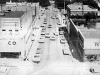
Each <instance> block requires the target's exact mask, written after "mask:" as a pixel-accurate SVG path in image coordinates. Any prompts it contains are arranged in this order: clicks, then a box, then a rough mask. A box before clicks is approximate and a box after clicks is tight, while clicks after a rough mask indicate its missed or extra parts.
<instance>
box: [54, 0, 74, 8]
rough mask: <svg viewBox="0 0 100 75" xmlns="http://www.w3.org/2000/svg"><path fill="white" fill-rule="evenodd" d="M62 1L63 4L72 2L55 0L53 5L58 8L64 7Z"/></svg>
mask: <svg viewBox="0 0 100 75" xmlns="http://www.w3.org/2000/svg"><path fill="white" fill-rule="evenodd" d="M64 2H65V6H67V5H68V4H71V3H72V2H70V0H55V5H56V6H57V7H58V8H61V9H63V8H64Z"/></svg>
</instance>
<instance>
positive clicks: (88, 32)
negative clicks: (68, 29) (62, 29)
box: [77, 25, 100, 38]
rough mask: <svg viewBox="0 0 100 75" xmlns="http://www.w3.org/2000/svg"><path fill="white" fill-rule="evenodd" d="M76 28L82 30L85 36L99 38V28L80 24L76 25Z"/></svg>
mask: <svg viewBox="0 0 100 75" xmlns="http://www.w3.org/2000/svg"><path fill="white" fill-rule="evenodd" d="M77 28H78V29H79V30H80V31H81V32H82V34H83V35H84V37H85V38H100V28H90V29H88V28H87V27H84V26H83V25H82V26H77Z"/></svg>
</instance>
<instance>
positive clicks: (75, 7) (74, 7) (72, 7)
mask: <svg viewBox="0 0 100 75" xmlns="http://www.w3.org/2000/svg"><path fill="white" fill-rule="evenodd" d="M67 6H68V8H69V9H70V10H71V11H82V4H77V3H74V4H69V5H67ZM83 10H84V11H98V10H97V9H93V8H90V7H89V6H88V5H83Z"/></svg>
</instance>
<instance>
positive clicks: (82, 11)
mask: <svg viewBox="0 0 100 75" xmlns="http://www.w3.org/2000/svg"><path fill="white" fill-rule="evenodd" d="M83 15H84V7H83V0H82V16H83Z"/></svg>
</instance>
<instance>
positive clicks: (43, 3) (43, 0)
mask: <svg viewBox="0 0 100 75" xmlns="http://www.w3.org/2000/svg"><path fill="white" fill-rule="evenodd" d="M39 2H40V6H42V7H47V6H49V5H50V2H49V0H40V1H39Z"/></svg>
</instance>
